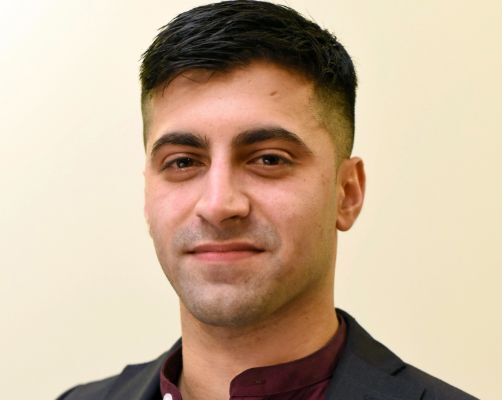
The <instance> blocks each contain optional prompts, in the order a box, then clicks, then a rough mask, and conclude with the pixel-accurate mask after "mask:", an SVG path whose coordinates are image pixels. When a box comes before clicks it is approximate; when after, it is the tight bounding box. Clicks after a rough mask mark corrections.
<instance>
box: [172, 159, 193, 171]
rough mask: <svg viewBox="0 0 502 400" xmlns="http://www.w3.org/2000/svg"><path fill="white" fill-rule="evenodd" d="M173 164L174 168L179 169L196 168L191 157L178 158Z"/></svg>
mask: <svg viewBox="0 0 502 400" xmlns="http://www.w3.org/2000/svg"><path fill="white" fill-rule="evenodd" d="M173 163H174V166H176V168H179V169H183V168H190V167H193V166H194V160H193V159H192V158H189V157H182V158H177V159H176V160H174V162H173Z"/></svg>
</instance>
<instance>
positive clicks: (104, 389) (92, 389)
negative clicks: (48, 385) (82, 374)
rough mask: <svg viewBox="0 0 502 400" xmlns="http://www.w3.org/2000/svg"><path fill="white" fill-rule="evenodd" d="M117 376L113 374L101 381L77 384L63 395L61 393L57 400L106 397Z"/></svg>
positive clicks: (84, 399)
mask: <svg viewBox="0 0 502 400" xmlns="http://www.w3.org/2000/svg"><path fill="white" fill-rule="evenodd" d="M117 376H118V375H116V376H112V377H110V378H107V379H102V380H100V381H95V382H90V383H87V384H83V385H78V386H75V387H73V388H71V389H69V390H67V391H66V392H64V393H63V394H62V395H60V396H59V397H58V398H57V399H56V400H87V399H95V400H100V399H104V398H105V396H106V394H107V393H108V391H109V390H110V387H111V386H112V385H113V383H114V382H115V381H116V379H117Z"/></svg>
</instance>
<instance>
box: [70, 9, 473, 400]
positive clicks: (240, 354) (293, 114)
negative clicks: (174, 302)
mask: <svg viewBox="0 0 502 400" xmlns="http://www.w3.org/2000/svg"><path fill="white" fill-rule="evenodd" d="M141 82H142V112H143V121H144V142H145V149H146V165H145V216H146V219H147V222H148V225H149V227H150V234H151V236H152V238H153V242H154V245H155V249H156V252H157V256H158V259H159V262H160V264H161V266H162V268H163V270H164V272H165V274H166V276H167V278H168V279H169V281H170V282H171V285H172V286H173V288H174V289H175V291H176V293H177V294H178V296H179V299H180V310H181V326H182V343H181V341H180V342H178V343H176V344H175V345H174V346H173V348H172V349H171V350H170V351H168V352H167V353H166V354H163V355H162V356H160V357H159V358H158V359H157V360H155V361H153V362H150V363H147V364H142V365H134V366H129V367H127V368H126V369H125V370H124V371H123V372H122V373H121V374H119V375H118V376H115V377H111V378H108V379H105V380H103V381H99V382H95V383H91V384H87V385H82V386H78V387H76V388H74V389H72V390H70V391H68V392H67V393H65V394H63V395H62V396H61V397H60V398H61V399H67V400H77V399H93V400H99V399H138V400H139V399H142V400H147V399H148V400H150V399H152V400H153V399H182V398H183V399H185V400H187V399H188V400H191V399H211V400H212V399H215V400H219V399H227V398H229V397H230V398H233V399H240V398H252V399H265V398H266V399H274V400H280V399H281V400H282V399H324V398H328V399H344V400H349V399H374V400H378V399H380V400H385V399H409V400H412V399H415V400H418V399H471V398H472V397H471V396H469V395H467V394H465V393H463V392H461V391H460V390H458V389H455V388H453V387H451V386H449V385H447V384H446V383H444V382H442V381H440V380H438V379H436V378H433V377H431V376H429V375H427V374H425V373H423V372H421V371H419V370H417V369H416V368H414V367H412V366H410V365H408V364H405V363H404V362H403V361H401V360H400V359H399V358H398V357H397V356H396V355H394V354H393V353H391V352H390V351H389V350H388V349H387V348H386V347H384V346H383V345H381V344H380V343H378V342H376V341H375V340H374V339H372V338H371V337H370V336H369V335H368V334H367V333H366V332H365V331H364V330H363V329H362V328H361V327H360V326H359V325H358V324H357V322H356V321H355V320H354V319H353V318H352V317H351V316H350V315H349V314H347V313H345V312H343V311H341V310H338V309H336V310H335V308H334V299H333V292H334V272H335V259H336V244H337V232H338V231H345V230H348V229H350V227H351V226H352V224H353V223H354V222H355V220H356V218H357V216H358V214H359V212H360V210H361V207H362V204H363V197H364V188H365V173H364V167H363V162H362V160H361V159H359V158H357V157H351V149H352V144H353V135H354V104H355V88H356V75H355V71H354V67H353V64H352V61H351V59H350V57H349V55H348V54H347V52H346V51H345V49H344V48H343V46H342V45H341V44H340V43H339V42H338V41H337V40H336V38H335V37H333V36H332V35H331V34H330V33H329V32H327V31H325V30H322V29H321V28H320V27H318V26H317V25H316V24H314V23H312V22H310V21H307V20H305V19H304V18H303V17H301V16H300V15H298V14H297V13H296V12H295V11H293V10H291V9H289V8H287V7H283V6H278V5H273V4H270V3H266V2H256V1H249V0H237V1H232V2H223V3H217V4H211V5H207V6H202V7H198V8H195V9H193V10H190V11H188V12H186V13H183V14H181V15H179V16H178V17H177V18H175V19H174V20H173V21H172V22H171V23H169V24H168V25H166V26H165V27H164V28H163V29H162V31H161V32H160V33H159V35H158V36H157V38H156V39H155V41H154V42H153V44H152V45H151V46H150V48H149V49H148V50H147V51H146V53H145V54H144V58H143V64H142V68H141Z"/></svg>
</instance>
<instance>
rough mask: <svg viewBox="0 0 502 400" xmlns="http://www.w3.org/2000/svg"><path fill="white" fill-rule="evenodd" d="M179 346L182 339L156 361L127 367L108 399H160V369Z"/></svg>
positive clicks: (112, 388) (118, 378)
mask: <svg viewBox="0 0 502 400" xmlns="http://www.w3.org/2000/svg"><path fill="white" fill-rule="evenodd" d="M179 346H181V339H179V340H178V341H177V342H176V343H175V344H174V345H173V347H171V349H170V350H169V351H167V352H165V353H164V354H162V355H161V356H160V357H159V358H157V359H156V360H154V361H152V362H149V363H145V364H135V365H128V366H127V367H125V368H124V370H123V371H122V373H121V374H120V375H119V376H118V377H117V380H116V381H115V383H114V384H113V386H112V387H111V389H110V391H109V392H108V394H107V396H106V399H107V400H156V399H158V398H160V369H161V368H162V365H163V364H164V361H165V360H166V359H167V357H169V355H170V354H171V352H173V351H174V350H175V349H177V348H178V347H179Z"/></svg>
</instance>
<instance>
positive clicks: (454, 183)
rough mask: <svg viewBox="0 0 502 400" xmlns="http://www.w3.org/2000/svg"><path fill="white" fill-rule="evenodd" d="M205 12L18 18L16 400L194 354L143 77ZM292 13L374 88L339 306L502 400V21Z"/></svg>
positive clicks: (11, 308)
mask: <svg viewBox="0 0 502 400" xmlns="http://www.w3.org/2000/svg"><path fill="white" fill-rule="evenodd" d="M196 4H202V2H195V1H180V0H179V1H169V2H167V1H160V0H150V1H148V2H144V1H139V0H127V1H124V0H122V1H118V0H108V1H98V0H87V1H84V0H78V1H77V0H75V1H64V0H44V1H39V0H24V1H22V0H18V1H16V2H14V1H10V0H0V57H1V58H0V69H1V71H0V72H1V73H0V96H1V107H0V190H1V194H0V254H1V256H0V257H1V258H0V263H1V269H0V304H1V307H2V312H1V326H2V328H1V330H0V339H1V340H0V354H2V357H1V358H2V361H1V363H0V365H1V366H0V377H1V381H2V385H1V386H2V398H9V399H24V398H28V397H30V398H31V397H35V398H39V399H50V398H54V397H55V396H56V395H57V394H59V393H60V392H61V391H63V390H64V389H65V388H67V387H68V386H71V385H73V384H75V383H78V382H84V381H88V380H92V379H96V378H100V377H104V376H107V375H110V374H113V373H116V372H118V371H119V370H120V369H121V368H122V367H123V366H124V364H125V363H131V362H140V361H145V360H148V359H151V358H153V357H155V356H156V355H157V354H159V353H160V352H162V351H163V350H164V349H166V348H167V347H168V346H170V344H171V343H172V342H173V341H174V339H175V338H176V337H177V336H178V335H179V326H178V311H177V301H176V297H175V296H174V294H173V292H172V290H171V289H170V288H169V285H168V283H167V281H166V279H165V278H164V276H163V274H162V273H161V270H160V267H158V265H157V262H156V259H155V256H154V252H153V247H152V246H151V244H150V241H149V238H148V235H147V231H146V227H145V224H144V222H143V215H142V175H141V171H142V162H143V150H142V141H141V119H140V111H139V84H138V79H137V73H138V67H139V58H140V55H141V53H142V52H143V51H144V50H145V49H146V48H147V47H148V45H149V43H150V41H151V39H152V38H153V36H154V35H155V33H156V29H157V28H158V27H160V26H161V25H163V24H165V23H166V22H167V21H169V20H170V19H171V18H172V17H173V16H175V15H176V14H177V13H178V12H180V11H182V10H185V9H187V8H190V7H191V6H193V5H196ZM288 4H289V5H291V6H292V7H294V8H296V9H298V10H300V11H302V12H304V13H305V14H306V15H310V16H312V17H313V18H314V19H315V20H317V21H318V22H319V23H321V24H322V25H324V26H326V27H328V28H330V29H331V30H333V31H334V32H335V33H336V34H337V36H338V37H339V38H340V39H341V41H342V42H343V43H344V44H345V45H346V47H347V48H348V50H349V52H350V53H351V54H352V56H353V58H354V60H355V63H356V66H357V69H358V72H359V78H360V88H359V98H358V107H357V139H356V142H357V144H356V147H355V154H357V155H360V156H362V157H363V158H364V159H365V160H366V167H367V172H368V191H367V200H366V206H365V209H364V211H363V213H362V215H361V218H360V220H359V222H358V224H357V225H356V227H355V228H354V229H353V230H352V231H351V232H349V233H346V234H343V235H342V239H341V240H342V243H341V247H340V256H339V263H338V275H337V295H336V297H337V304H338V305H339V306H341V307H343V308H345V309H347V310H349V311H351V312H352V313H353V314H355V316H356V317H357V318H358V319H359V321H360V322H362V323H363V325H365V326H366V327H367V328H368V329H369V330H370V331H371V333H372V334H373V335H374V336H376V337H377V338H379V339H380V340H381V341H383V342H384V343H385V344H387V345H388V346H389V347H391V348H392V349H393V350H395V351H396V352H397V353H398V354H400V355H401V356H402V357H403V358H404V359H405V360H407V361H409V362H411V363H413V364H415V365H417V366H418V367H420V368H422V369H425V370H427V371H429V372H430V373H432V374H435V375H438V376H440V377H442V378H443V379H444V380H446V381H449V382H451V383H453V384H455V385H457V386H459V387H461V388H462V389H464V390H466V391H469V392H472V393H474V394H475V395H477V396H479V397H481V398H484V399H489V398H491V399H495V398H502V386H500V374H501V369H500V364H499V360H500V359H502V346H500V338H501V337H502V317H501V315H502V313H501V311H500V309H501V277H502V275H501V272H500V270H501V267H502V251H501V245H502V243H501V234H500V227H501V226H502V218H501V217H502V211H501V205H502V185H501V182H502V176H501V175H502V174H501V170H502V168H501V167H500V158H501V157H500V149H501V148H502V139H501V136H502V134H501V130H500V122H499V119H500V116H501V112H500V107H501V100H502V99H501V97H502V96H501V92H502V87H501V86H502V85H501V82H502V79H501V77H500V72H501V71H502V55H501V53H502V52H501V47H500V39H501V37H502V25H501V24H500V21H501V20H502V6H501V4H502V3H500V1H498V0H493V1H490V0H479V1H477V2H470V1H458V0H440V1H439V0H424V1H420V2H418V1H415V0H414V1H410V0H408V1H403V0H400V1H397V0H394V1H391V0H381V1H372V0H360V1H354V0H337V1H331V0H330V1H328V0H322V1H321V0H314V1H300V0H290V1H288Z"/></svg>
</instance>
